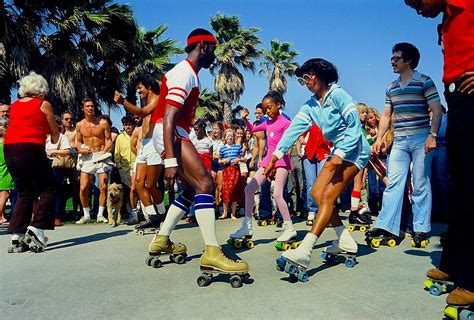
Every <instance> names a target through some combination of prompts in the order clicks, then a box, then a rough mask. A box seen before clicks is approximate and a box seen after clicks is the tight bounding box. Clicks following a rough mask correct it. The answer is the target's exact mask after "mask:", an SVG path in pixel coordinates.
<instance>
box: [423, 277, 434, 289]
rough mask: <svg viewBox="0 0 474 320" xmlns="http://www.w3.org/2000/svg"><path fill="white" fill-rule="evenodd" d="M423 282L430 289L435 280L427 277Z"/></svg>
mask: <svg viewBox="0 0 474 320" xmlns="http://www.w3.org/2000/svg"><path fill="white" fill-rule="evenodd" d="M423 284H424V285H425V289H427V290H429V289H430V288H431V286H432V285H433V281H431V280H430V279H426V280H425V282H423Z"/></svg>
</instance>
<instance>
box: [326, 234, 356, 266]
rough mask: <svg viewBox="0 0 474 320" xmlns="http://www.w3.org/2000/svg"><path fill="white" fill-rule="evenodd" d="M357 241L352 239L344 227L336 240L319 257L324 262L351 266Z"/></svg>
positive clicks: (353, 261) (354, 260)
mask: <svg viewBox="0 0 474 320" xmlns="http://www.w3.org/2000/svg"><path fill="white" fill-rule="evenodd" d="M356 253H357V243H356V242H355V241H354V239H352V237H351V235H350V234H349V231H348V230H347V229H345V228H344V230H343V231H342V233H341V236H340V238H339V239H338V240H334V241H333V242H332V245H331V246H329V247H326V248H325V249H324V250H323V253H322V254H321V258H322V259H323V261H324V262H326V263H332V264H333V263H344V264H345V266H346V267H348V268H352V267H353V266H354V265H355V264H356V263H357V261H356Z"/></svg>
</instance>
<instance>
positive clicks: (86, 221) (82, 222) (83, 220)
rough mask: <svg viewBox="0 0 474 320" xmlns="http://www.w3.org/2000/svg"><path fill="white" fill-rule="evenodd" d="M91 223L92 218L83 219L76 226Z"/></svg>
mask: <svg viewBox="0 0 474 320" xmlns="http://www.w3.org/2000/svg"><path fill="white" fill-rule="evenodd" d="M89 222H91V218H90V217H87V218H86V217H84V216H83V217H81V219H79V220H78V221H76V224H86V223H89Z"/></svg>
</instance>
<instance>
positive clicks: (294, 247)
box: [291, 242, 300, 249]
mask: <svg viewBox="0 0 474 320" xmlns="http://www.w3.org/2000/svg"><path fill="white" fill-rule="evenodd" d="M299 245H300V243H299V242H293V244H292V245H291V249H296V248H298V247H299Z"/></svg>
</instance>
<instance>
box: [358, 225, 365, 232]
mask: <svg viewBox="0 0 474 320" xmlns="http://www.w3.org/2000/svg"><path fill="white" fill-rule="evenodd" d="M359 230H360V232H366V231H367V228H366V227H365V226H360V227H359Z"/></svg>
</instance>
